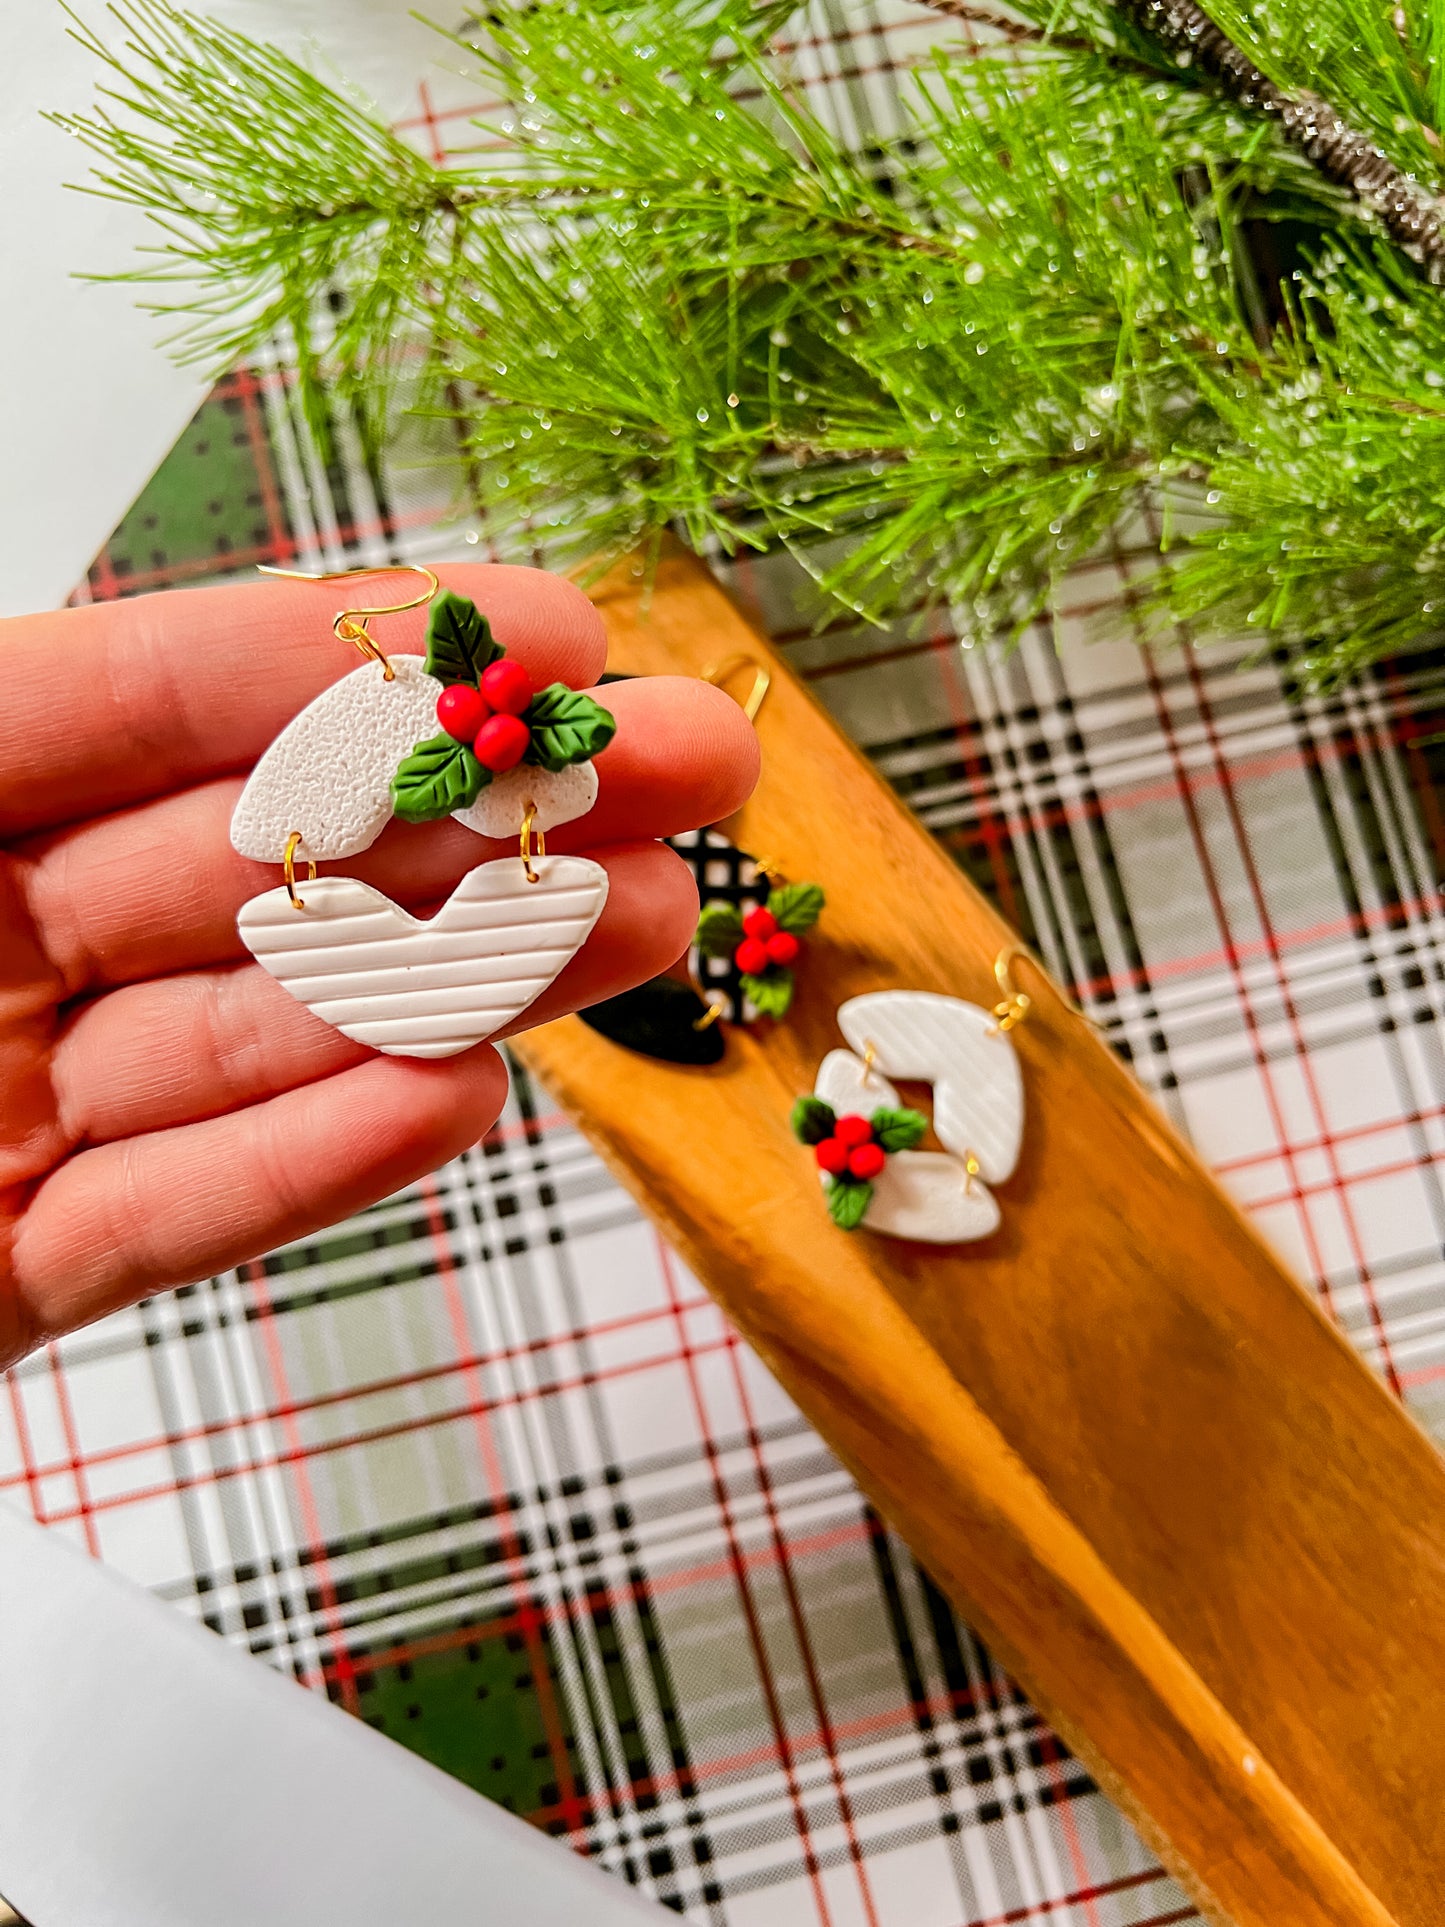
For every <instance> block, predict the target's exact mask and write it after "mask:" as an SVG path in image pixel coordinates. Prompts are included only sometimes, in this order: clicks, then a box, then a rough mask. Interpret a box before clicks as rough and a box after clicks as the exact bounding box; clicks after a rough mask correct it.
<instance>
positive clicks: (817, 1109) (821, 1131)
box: [791, 1097, 838, 1144]
mask: <svg viewBox="0 0 1445 1927" xmlns="http://www.w3.org/2000/svg"><path fill="white" fill-rule="evenodd" d="M791 1122H792V1126H793V1135H794V1137H799V1138H801V1139H802V1140H803V1142H804V1144H821V1143H822V1142H823V1140H824V1138H828V1137H831V1136H832V1135H833V1132H834V1131H835V1130H836V1128H837V1124H838V1114H837V1112H836V1111H835V1110H834V1109H833V1106H832V1105H831V1104H825V1103H824V1102H823V1100H822V1098H821V1097H800V1098H799V1099H798V1101H797V1103H796V1104H795V1105H794V1106H793V1115H792V1120H791Z"/></svg>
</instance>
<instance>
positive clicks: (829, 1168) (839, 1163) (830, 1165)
mask: <svg viewBox="0 0 1445 1927" xmlns="http://www.w3.org/2000/svg"><path fill="white" fill-rule="evenodd" d="M813 1156H814V1157H815V1158H816V1159H817V1160H818V1169H819V1170H820V1171H826V1172H827V1173H828V1175H829V1176H830V1177H834V1178H840V1177H842V1175H843V1173H844V1171H846V1170H847V1168H848V1147H847V1145H846V1144H843V1143H840V1142H839V1140H838V1139H837V1138H835V1137H825V1138H824V1139H823V1142H822V1143H821V1144H815V1145H814V1146H813Z"/></svg>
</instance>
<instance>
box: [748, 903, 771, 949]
mask: <svg viewBox="0 0 1445 1927" xmlns="http://www.w3.org/2000/svg"><path fill="white" fill-rule="evenodd" d="M777 927H778V920H777V918H776V917H775V916H774V915H773V913H772V911H771V910H764V909H763V908H762V907H761V905H760V906H759V907H758V908H757V909H756V910H749V911H748V913H747V915H746V916H745V917H744V918H743V930H744V932H745V933H746V935H748V936H749V937H756V938H757V940H758V942H759V943H766V942H767V940H768V938H769V937H771V936H772V934H773V932H774V931H775V930H776V929H777Z"/></svg>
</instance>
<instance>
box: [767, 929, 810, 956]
mask: <svg viewBox="0 0 1445 1927" xmlns="http://www.w3.org/2000/svg"><path fill="white" fill-rule="evenodd" d="M802 947H803V946H802V945H801V944H800V943H799V942H798V939H797V938H796V937H795V936H794V935H793V933H792V931H791V930H775V931H774V932H773V934H772V936H771V937H769V938H768V942H767V949H768V962H769V963H774V964H790V963H792V962H793V961H794V959H795V958H796V957H797V954H798V952H799V951H800V950H801V949H802Z"/></svg>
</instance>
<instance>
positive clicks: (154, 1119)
mask: <svg viewBox="0 0 1445 1927" xmlns="http://www.w3.org/2000/svg"><path fill="white" fill-rule="evenodd" d="M439 573H440V574H441V576H442V579H443V583H444V586H446V587H448V588H453V589H456V590H457V591H459V592H460V593H461V594H463V595H468V596H471V597H472V598H473V599H474V600H475V601H476V602H477V604H478V605H479V606H480V607H481V608H482V609H483V610H484V611H485V612H486V614H487V615H488V616H489V617H490V618H491V622H492V626H493V629H494V631H495V633H496V636H497V639H498V640H499V641H500V642H502V643H504V644H505V645H506V647H507V648H508V650H509V651H510V652H512V653H513V654H515V655H516V656H517V658H518V659H519V661H521V663H522V664H523V665H524V666H525V667H526V668H527V670H528V671H529V672H530V673H531V674H532V675H533V676H534V677H535V679H536V680H537V681H538V682H539V683H547V682H551V681H554V680H558V679H560V680H561V681H564V682H567V683H571V684H573V685H575V686H579V687H585V686H586V685H587V684H589V683H591V682H593V681H595V679H596V677H597V676H598V675H600V673H601V670H602V665H603V660H604V657H605V653H606V651H605V645H604V641H603V633H602V624H601V622H600V620H599V619H598V617H597V615H596V612H595V611H594V610H593V608H592V607H591V605H590V604H589V603H588V601H587V600H586V598H585V597H584V596H583V595H582V594H581V593H580V591H578V590H576V589H574V588H573V587H572V586H571V585H570V584H568V583H566V582H563V581H560V580H558V579H557V578H555V577H552V576H548V575H544V574H542V573H540V572H539V571H536V570H532V569H514V568H489V567H483V566H466V567H462V566H459V567H455V568H447V569H443V570H441V571H440V572H439ZM396 579H397V578H395V577H394V576H393V577H388V578H384V579H383V580H384V581H385V583H386V585H387V586H390V584H391V583H393V582H395V580H396ZM381 586H382V585H381V582H373V583H369V584H365V588H366V589H368V590H375V589H379V588H380V587H381ZM344 593H345V594H353V593H355V585H354V584H348V585H347V589H346V591H345V592H344ZM361 599H366V598H365V596H363V597H362V598H361ZM373 599H375V600H377V601H384V600H385V599H386V597H385V594H384V593H382V594H377V595H375V597H374V598H373ZM338 606H340V600H339V597H338V587H337V585H336V584H334V583H333V584H328V585H325V586H321V585H316V586H313V585H310V584H305V583H289V582H288V583H281V582H274V583H272V582H265V583H260V582H258V583H255V584H247V585H245V586H237V587H224V588H215V589H197V590H189V591H186V592H184V593H180V594H175V593H172V594H168V595H157V596H146V597H142V598H137V599H136V600H134V601H127V602H119V603H112V604H108V605H102V606H97V607H93V608H86V609H74V610H65V611H61V612H58V613H56V614H53V615H43V616H33V617H22V618H19V619H14V620H11V621H9V622H5V623H0V1366H3V1365H5V1364H7V1363H13V1361H14V1360H15V1359H16V1358H18V1357H20V1356H21V1355H23V1353H24V1352H25V1351H27V1350H28V1349H30V1348H31V1347H32V1346H34V1345H36V1344H38V1343H40V1342H41V1341H42V1340H43V1339H45V1338H47V1337H53V1336H57V1335H59V1334H60V1333H62V1332H66V1331H69V1330H72V1329H73V1328H74V1327H76V1326H77V1325H81V1324H85V1323H86V1322H88V1321H89V1320H91V1319H94V1318H99V1317H101V1316H103V1315H104V1314H105V1313H106V1312H109V1311H113V1310H115V1309H117V1308H118V1307H119V1306H122V1305H126V1304H129V1303H132V1302H133V1301H134V1300H135V1299H137V1298H141V1297H143V1296H145V1294H146V1293H147V1292H151V1291H156V1290H159V1289H161V1288H162V1287H164V1286H167V1285H175V1284H183V1283H187V1282H190V1281H192V1280H194V1279H197V1278H202V1277H206V1276H209V1275H210V1274H211V1273H212V1272H215V1271H220V1270H224V1269H227V1268H228V1267H230V1266H232V1265H235V1264H239V1263H241V1262H242V1261H243V1260H245V1259H247V1258H252V1257H255V1256H256V1255H257V1254H258V1253H260V1252H262V1251H266V1250H269V1249H271V1248H272V1247H273V1246H275V1245H277V1244H282V1243H285V1242H287V1241H289V1240H291V1239H294V1238H299V1237H303V1236H305V1235H306V1234H307V1233H308V1232H312V1231H315V1230H317V1229H319V1228H320V1227H322V1226H324V1225H326V1224H330V1223H334V1222H335V1221H336V1220H337V1219H339V1218H343V1217H345V1216H347V1214H348V1213H350V1212H353V1211H356V1210H358V1209H360V1208H361V1207H362V1206H363V1205H366V1204H369V1203H371V1202H372V1201H374V1200H375V1199H377V1198H381V1197H385V1196H386V1195H387V1194H388V1193H389V1192H392V1191H395V1190H397V1189H398V1188H399V1187H400V1186H402V1185H404V1184H407V1183H409V1182H411V1181H412V1180H413V1179H414V1178H417V1177H419V1176H420V1175H422V1174H423V1173H424V1172H426V1171H429V1170H431V1169H433V1168H434V1167H435V1166H437V1165H438V1164H441V1163H443V1162H445V1160H446V1159H448V1158H450V1157H454V1156H455V1155H456V1154H457V1153H458V1152H460V1151H462V1150H464V1149H465V1148H466V1147H467V1146H468V1145H470V1144H473V1143H475V1142H476V1140H477V1139H478V1138H479V1137H480V1136H481V1135H482V1133H483V1132H484V1131H485V1130H486V1129H487V1128H488V1126H489V1125H490V1124H491V1123H492V1122H493V1120H494V1119H495V1118H496V1115H497V1112H498V1110H499V1109H500V1108H501V1104H502V1100H503V1098H504V1096H505V1094H506V1081H507V1080H506V1071H505V1069H504V1067H503V1065H502V1062H501V1059H500V1058H499V1057H498V1055H497V1053H496V1051H495V1050H493V1049H492V1047H491V1046H490V1045H489V1044H481V1045H478V1046H477V1048H476V1049H474V1050H470V1051H466V1052H464V1053H463V1054H462V1055H461V1056H459V1057H454V1058H449V1059H445V1060H443V1061H441V1062H438V1063H427V1062H422V1061H419V1060H412V1059H407V1058H400V1057H382V1056H378V1055H376V1054H375V1053H374V1052H372V1051H370V1050H368V1049H366V1048H365V1047H364V1046H363V1045H359V1044H353V1043H351V1042H350V1041H349V1040H348V1039H347V1038H345V1037H343V1036H341V1034H340V1033H339V1032H338V1031H335V1030H332V1029H331V1028H330V1027H329V1026H328V1025H326V1024H324V1023H322V1022H321V1020H320V1019H319V1018H317V1017H313V1016H312V1015H311V1013H310V1012H309V1011H307V1010H306V1009H305V1008H304V1007H303V1006H302V1005H301V1004H298V1003H297V1002H295V1001H294V999H292V998H291V997H290V996H289V995H288V994H287V993H286V992H285V991H284V990H282V988H281V987H280V985H279V984H277V983H275V982H274V981H273V980H272V979H271V978H270V977H268V976H267V975H266V973H265V972H264V971H263V970H262V969H261V968H260V966H259V965H257V964H254V963H252V962H250V961H249V959H247V958H246V953H245V950H244V948H243V947H242V944H241V942H240V939H239V937H238V936H237V934H236V925H235V918H236V911H237V910H238V908H239V907H240V905H241V904H242V903H244V902H245V901H246V900H247V898H249V897H252V896H255V895H256V894H257V893H258V892H260V891H262V890H269V889H273V888H274V887H275V885H276V883H277V881H278V877H279V872H278V871H277V870H275V869H268V868H267V867H266V866H264V865H262V864H257V863H250V862H247V861H246V860H245V859H244V858H242V857H239V856H237V855H236V854H235V852H234V851H233V850H232V848H231V845H230V841H229V836H228V828H229V823H230V817H231V810H232V807H233V805H234V803H235V800H236V797H237V795H238V794H239V793H240V789H241V785H242V782H243V780H244V775H245V772H246V770H247V769H248V768H249V767H250V765H251V764H252V763H253V762H254V761H255V760H256V758H257V757H258V756H259V755H260V753H261V752H262V750H264V749H265V748H266V746H267V744H268V743H269V742H270V741H271V739H272V737H273V736H275V735H276V733H277V732H278V731H279V730H280V729H281V728H282V727H283V726H284V724H286V723H287V722H288V721H289V720H290V719H291V717H292V716H294V715H295V714H296V713H297V711H298V710H300V709H301V708H303V707H304V706H305V704H306V703H308V702H309V701H310V700H311V698H312V697H313V696H315V695H316V694H317V692H318V691H319V690H321V689H322V688H324V687H325V686H326V685H328V684H329V683H332V682H334V681H335V680H336V679H337V678H338V677H340V676H343V675H345V674H346V673H347V672H348V671H350V670H351V669H353V668H355V667H356V664H357V661H358V658H357V656H356V654H355V652H354V651H353V650H351V649H350V648H349V647H348V646H347V645H346V644H345V643H341V642H338V641H337V640H336V639H335V638H334V637H333V635H332V633H331V617H332V615H333V613H334V612H335V610H336V608H337V607H338ZM424 620H425V611H423V610H417V611H414V612H412V613H411V614H408V615H397V616H393V617H389V618H386V619H384V620H380V621H378V622H377V623H376V624H375V625H374V626H375V629H376V634H377V639H378V641H379V642H380V643H381V645H382V647H383V648H384V649H387V650H389V651H390V650H395V651H399V652H400V651H406V650H411V651H414V652H416V653H420V652H421V647H422V640H421V639H422V631H423V626H424ZM605 701H606V703H607V706H608V707H609V708H610V709H611V710H612V711H613V712H614V714H615V715H616V717H617V721H618V730H617V737H616V740H615V742H614V743H613V745H612V747H611V748H609V749H608V750H607V751H606V752H605V753H604V754H603V755H602V756H601V757H600V758H599V759H598V765H597V768H598V775H599V777H600V779H601V794H600V796H599V799H598V802H597V805H596V807H595V809H594V810H593V811H592V813H591V814H590V815H589V816H587V817H586V818H584V819H583V820H582V821H581V822H579V823H575V824H572V825H569V826H567V828H566V829H564V830H561V831H559V832H557V833H556V835H555V836H554V837H553V838H552V839H551V841H550V846H551V847H552V848H554V849H558V850H561V849H571V850H582V851H585V852H586V853H587V854H588V855H591V856H594V857H596V858H597V859H598V861H599V862H602V863H604V864H605V865H606V867H607V870H608V873H609V876H610V879H611V889H610V893H609V896H608V900H607V907H606V909H605V911H604V912H603V915H602V918H601V920H600V922H599V923H598V925H597V928H596V930H595V931H594V932H593V935H592V937H591V939H590V941H589V942H588V943H587V945H586V946H585V948H584V949H583V950H582V951H581V952H580V953H579V954H578V955H577V956H576V957H575V958H573V960H572V961H571V963H570V964H568V966H567V967H566V969H565V970H564V971H563V972H562V973H561V975H560V976H559V977H558V978H557V980H556V982H555V983H554V984H553V985H552V986H551V988H550V989H549V990H548V991H546V992H545V993H544V994H543V996H542V997H540V998H539V999H538V1001H537V1002H536V1004H534V1005H533V1006H532V1007H531V1009H530V1010H528V1011H527V1013H526V1015H525V1017H524V1018H523V1019H522V1020H521V1022H520V1023H519V1024H518V1025H517V1026H516V1028H519V1029H521V1028H525V1027H526V1026H528V1025H531V1024H537V1023H542V1022H544V1021H545V1020H546V1019H548V1018H550V1017H556V1016H559V1015H561V1014H562V1013H564V1012H566V1011H572V1010H576V1009H579V1008H580V1007H582V1006H583V1005H586V1004H589V1003H595V1002H597V1001H598V1000H599V999H600V998H603V997H610V996H612V995H614V994H615V993H616V992H618V991H620V990H624V989H626V988H628V987H629V986H630V985H633V984H636V983H640V982H642V981H643V980H644V979H646V978H648V977H650V976H653V975H655V974H656V973H657V972H658V971H661V970H664V969H665V968H666V967H667V966H668V965H669V964H670V963H672V962H673V961H674V960H675V959H676V958H677V957H678V956H679V955H680V954H681V952H682V951H683V950H684V949H685V948H686V946H687V943H688V939H689V937H690V936H691V933H692V929H693V924H694V920H695V918H696V914H697V899H696V894H695V892H694V889H693V884H692V879H691V876H690V874H689V872H688V870H687V867H686V865H685V864H683V863H682V862H681V861H680V860H679V859H678V858H677V857H676V856H674V855H673V853H672V852H671V851H670V850H668V849H666V848H664V847H662V846H661V845H659V844H658V843H656V842H655V841H653V840H652V839H655V838H657V837H661V836H666V835H670V834H672V833H673V832H675V831H679V830H683V829H692V828H695V827H697V826H698V825H700V824H704V823H710V822H714V821H715V820H716V819H717V818H719V817H721V816H725V815H726V814H727V813H728V812H729V811H731V810H733V809H735V808H737V806H738V805H739V804H740V803H741V802H742V800H743V799H744V797H746V795H747V794H748V791H749V790H750V788H751V787H752V784H753V781H754V778H755V776H756V772H757V749H756V743H755V739H754V737H753V733H752V730H751V728H750V727H749V725H748V724H747V722H746V721H745V719H744V717H743V714H742V711H741V710H740V709H739V708H738V707H737V705H736V704H735V703H733V702H732V701H731V700H730V699H729V698H728V697H726V696H724V695H722V694H721V693H720V692H719V691H717V690H715V689H712V688H710V687H709V686H708V685H707V684H705V683H700V682H695V681H692V680H689V679H686V678H671V677H668V678H656V679H648V680H646V681H641V680H640V681H638V682H636V683H626V684H613V685H610V686H609V687H608V689H607V692H606V696H605ZM503 847H505V848H511V849H513V850H515V845H509V846H498V845H493V844H488V843H485V842H484V841H482V839H480V838H478V837H476V836H475V835H473V834H472V832H471V831H469V830H466V829H463V828H462V827H461V826H460V825H459V824H456V823H451V822H447V823H438V824H428V825H424V826H421V827H416V828H413V827H411V826H408V825H406V824H403V823H397V822H393V823H392V824H391V825H390V827H389V828H388V829H387V830H386V832H385V833H384V834H383V835H382V837H381V838H380V839H379V841H378V842H377V843H376V844H375V845H374V846H373V847H372V848H371V849H370V850H369V851H367V852H366V853H365V854H364V855H363V856H360V857H357V858H354V859H351V860H349V861H348V862H347V863H346V864H345V865H342V866H339V867H341V868H343V869H344V870H345V871H346V872H347V873H348V874H350V875H355V876H359V877H362V878H364V879H365V880H366V881H368V882H370V883H373V884H375V885H376V886H377V887H378V888H379V889H381V890H384V891H385V892H386V893H387V894H388V895H389V896H392V897H394V898H395V899H396V900H397V901H398V902H400V903H403V904H407V905H410V906H424V907H428V908H429V907H432V906H434V905H436V904H437V903H438V902H440V901H441V900H442V899H444V898H445V897H446V896H447V894H448V893H449V892H450V891H451V889H452V888H453V886H454V885H455V884H456V883H457V881H458V880H459V879H460V877H461V876H462V875H463V874H464V872H466V871H467V870H469V869H471V868H472V867H473V866H474V865H475V864H476V863H478V862H479V861H481V860H482V859H483V858H484V857H488V856H493V855H497V854H500V853H502V850H503Z"/></svg>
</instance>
